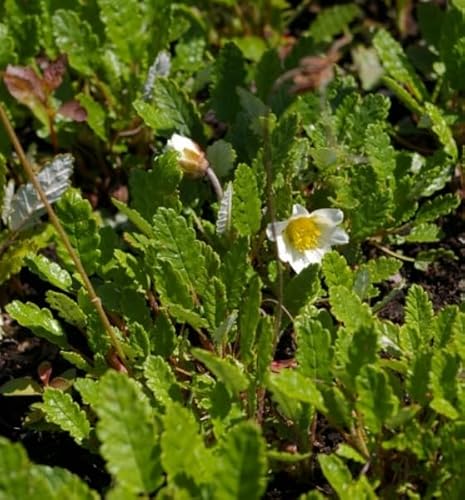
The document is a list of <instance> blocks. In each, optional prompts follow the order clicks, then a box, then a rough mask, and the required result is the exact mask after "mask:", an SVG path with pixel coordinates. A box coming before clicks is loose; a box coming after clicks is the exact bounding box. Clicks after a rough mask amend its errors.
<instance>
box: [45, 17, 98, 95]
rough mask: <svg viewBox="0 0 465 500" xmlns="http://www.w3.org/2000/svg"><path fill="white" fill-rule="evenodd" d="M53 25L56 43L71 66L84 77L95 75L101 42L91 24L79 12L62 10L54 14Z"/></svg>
mask: <svg viewBox="0 0 465 500" xmlns="http://www.w3.org/2000/svg"><path fill="white" fill-rule="evenodd" d="M52 23H53V36H54V38H55V42H56V44H57V46H58V48H59V49H60V51H61V53H63V54H66V55H67V57H68V61H69V65H70V66H71V67H72V68H73V69H75V70H76V71H79V72H80V73H82V74H83V75H86V76H91V75H93V74H94V73H95V70H94V69H93V66H94V65H95V63H96V61H97V55H98V48H99V41H98V38H97V36H96V35H95V34H94V33H93V32H92V28H91V26H90V25H89V23H88V22H87V21H86V20H85V19H82V17H80V16H79V14H78V13H77V12H74V11H72V10H62V9H59V10H57V11H56V12H55V13H54V14H53V17H52ZM81 104H82V103H81Z"/></svg>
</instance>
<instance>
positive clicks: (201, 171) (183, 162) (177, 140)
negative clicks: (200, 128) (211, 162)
mask: <svg viewBox="0 0 465 500" xmlns="http://www.w3.org/2000/svg"><path fill="white" fill-rule="evenodd" d="M167 147H168V148H169V149H173V150H174V151H176V152H177V153H178V155H179V164H180V166H181V168H182V170H183V171H184V173H186V174H189V175H193V176H194V177H202V176H204V175H205V173H206V171H207V168H208V160H207V159H206V158H205V153H204V152H203V151H202V149H200V146H199V145H198V144H196V143H195V142H194V141H192V140H191V139H189V138H188V137H184V136H183V135H179V134H173V135H172V136H171V139H169V140H168V143H167Z"/></svg>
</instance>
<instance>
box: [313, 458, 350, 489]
mask: <svg viewBox="0 0 465 500" xmlns="http://www.w3.org/2000/svg"><path fill="white" fill-rule="evenodd" d="M318 463H319V464H320V467H321V470H322V471H323V474H324V476H325V477H326V479H327V480H328V482H329V484H330V485H331V486H332V488H333V489H334V491H335V492H336V493H337V494H338V496H339V497H340V498H347V493H348V489H349V486H350V484H351V483H352V481H353V480H352V474H351V473H350V471H349V469H348V468H347V466H346V465H345V464H344V462H343V461H342V460H341V459H340V458H339V457H338V456H336V455H334V454H332V455H324V454H322V453H321V454H319V455H318Z"/></svg>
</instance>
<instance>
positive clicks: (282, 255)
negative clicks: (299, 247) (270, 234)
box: [276, 235, 292, 262]
mask: <svg viewBox="0 0 465 500" xmlns="http://www.w3.org/2000/svg"><path fill="white" fill-rule="evenodd" d="M276 244H277V246H278V257H279V259H280V260H282V261H283V262H290V261H291V260H292V248H291V247H290V246H289V245H288V244H287V242H286V240H285V239H284V238H283V237H282V236H281V235H279V236H278V237H277V240H276Z"/></svg>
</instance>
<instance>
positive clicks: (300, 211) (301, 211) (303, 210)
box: [292, 203, 308, 217]
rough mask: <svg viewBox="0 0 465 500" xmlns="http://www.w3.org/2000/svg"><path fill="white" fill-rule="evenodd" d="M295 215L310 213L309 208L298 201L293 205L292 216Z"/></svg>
mask: <svg viewBox="0 0 465 500" xmlns="http://www.w3.org/2000/svg"><path fill="white" fill-rule="evenodd" d="M295 215H308V210H307V209H306V208H305V207H303V206H302V205H299V204H298V203H296V204H295V205H294V206H293V207H292V216H293V217H294V216H295Z"/></svg>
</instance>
